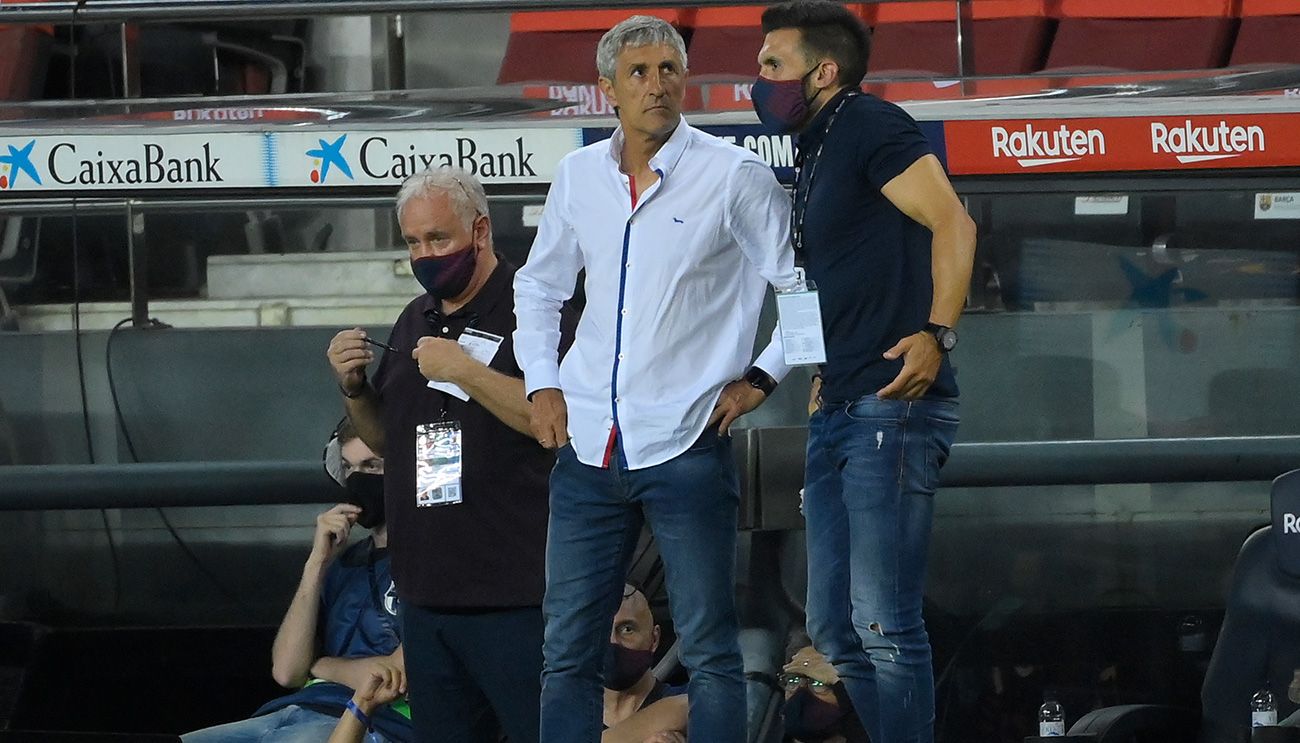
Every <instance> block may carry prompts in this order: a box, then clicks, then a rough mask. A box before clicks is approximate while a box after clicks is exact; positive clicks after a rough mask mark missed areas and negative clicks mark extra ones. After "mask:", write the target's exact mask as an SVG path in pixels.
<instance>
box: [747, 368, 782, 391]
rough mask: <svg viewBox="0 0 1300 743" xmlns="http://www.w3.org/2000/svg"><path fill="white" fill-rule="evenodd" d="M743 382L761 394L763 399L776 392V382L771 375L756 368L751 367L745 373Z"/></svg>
mask: <svg viewBox="0 0 1300 743" xmlns="http://www.w3.org/2000/svg"><path fill="white" fill-rule="evenodd" d="M744 378H745V381H746V382H748V383H749V386H750V387H753V388H754V389H756V390H758V391H759V392H762V393H763V397H771V396H772V393H773V392H774V391H775V390H776V380H775V379H772V375H771V374H768V373H767V372H765V371H763V370H762V369H759V368H758V367H757V366H751V367H749V369H747V370H746V371H745V377H744Z"/></svg>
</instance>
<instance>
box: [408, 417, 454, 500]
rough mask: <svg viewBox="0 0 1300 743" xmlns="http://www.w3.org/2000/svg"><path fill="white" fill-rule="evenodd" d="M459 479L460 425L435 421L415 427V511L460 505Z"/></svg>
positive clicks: (452, 422)
mask: <svg viewBox="0 0 1300 743" xmlns="http://www.w3.org/2000/svg"><path fill="white" fill-rule="evenodd" d="M460 475H461V430H460V422H459V421H437V422H434V423H422V424H420V425H418V426H416V427H415V505H416V507H417V508H431V507H433V506H452V505H456V504H459V503H462V502H463V498H462V497H461V491H460Z"/></svg>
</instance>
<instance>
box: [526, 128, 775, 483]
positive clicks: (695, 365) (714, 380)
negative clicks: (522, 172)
mask: <svg viewBox="0 0 1300 743" xmlns="http://www.w3.org/2000/svg"><path fill="white" fill-rule="evenodd" d="M622 145H623V130H622V128H619V129H618V130H616V131H615V132H614V136H613V137H611V138H610V140H609V141H607V142H598V143H596V144H592V145H589V146H587V147H583V148H582V149H580V150H577V151H576V152H572V153H570V154H569V155H568V156H566V157H565V158H564V159H563V160H562V161H561V162H560V164H559V167H558V168H557V170H556V174H555V179H554V181H553V182H552V184H551V190H550V193H549V194H547V197H546V206H545V208H544V210H543V212H542V218H541V223H540V224H539V225H538V228H537V238H536V240H534V241H533V247H532V251H531V252H530V253H529V255H528V262H527V263H526V264H525V265H524V267H523V268H521V269H519V272H518V273H516V274H515V315H516V317H517V319H518V322H517V327H516V330H515V334H514V345H515V357H516V359H517V360H518V362H519V366H520V368H521V369H523V371H524V384H525V386H526V387H527V390H528V394H529V395H531V394H532V393H533V392H535V391H537V390H540V389H546V388H559V389H560V390H561V391H563V393H564V399H565V402H566V403H567V405H568V413H569V435H570V437H571V438H572V442H573V448H574V453H575V454H577V457H578V460H579V461H581V462H583V463H584V464H588V465H592V466H598V467H599V466H604V465H605V464H606V462H605V459H606V453H607V450H608V445H609V442H610V435H611V430H612V429H613V427H614V426H615V425H616V424H617V426H618V431H619V434H620V435H621V437H622V443H623V452H624V455H625V456H626V457H627V465H628V467H629V469H641V468H644V467H651V466H654V465H656V464H660V463H662V462H666V461H668V460H669V459H672V458H673V457H675V456H677V455H678V454H681V453H682V452H684V451H686V449H687V448H689V447H690V445H691V444H692V443H693V442H694V441H695V440H696V439H697V438H699V436H700V434H701V433H703V431H704V426H705V423H707V421H708V418H709V415H710V414H711V412H712V410H713V407H714V404H715V403H716V402H717V400H718V395H719V393H720V392H721V390H722V388H723V386H725V385H726V384H727V383H728V382H730V381H732V380H734V379H736V378H738V377H740V376H741V375H742V374H744V372H745V369H746V368H747V366H748V364H749V361H750V357H751V354H752V353H753V348H754V337H755V334H756V333H757V331H758V316H759V310H760V309H761V307H762V304H763V298H764V296H765V294H766V291H767V285H768V284H769V283H770V284H772V285H774V286H777V287H780V288H782V289H785V288H789V287H791V286H793V285H794V283H795V273H794V251H793V249H792V248H791V247H790V234H789V233H790V197H789V196H788V195H787V194H786V193H785V191H784V190H783V189H782V188H781V185H780V184H779V183H778V182H777V180H776V176H775V175H774V174H773V173H772V170H771V168H770V167H768V166H767V165H766V164H764V163H763V161H762V160H760V159H759V158H758V157H757V156H756V155H754V154H752V153H750V152H749V151H747V150H745V149H742V148H740V147H737V146H735V145H733V144H730V143H728V142H726V141H724V140H721V139H718V138H717V137H714V136H712V135H709V134H705V133H704V132H701V131H699V130H698V129H694V128H692V127H691V126H690V125H689V124H687V123H686V120H685V119H684V118H683V119H682V121H681V123H680V124H679V125H678V126H677V128H676V129H675V130H674V131H673V134H672V136H670V137H669V138H668V141H667V142H665V143H664V145H663V146H662V147H660V148H659V151H658V152H657V153H656V154H655V155H654V157H652V158H650V168H651V169H652V170H654V171H655V173H657V174H658V176H659V180H658V181H657V182H656V183H655V184H654V185H652V186H651V187H650V188H649V189H647V190H646V191H645V192H644V193H643V194H642V195H641V197H640V199H639V200H638V201H637V204H636V208H635V209H633V208H632V192H631V184H630V181H629V178H628V177H627V176H626V175H624V174H623V173H622V172H620V170H619V160H620V156H621V152H622ZM584 268H585V269H586V270H587V275H586V284H585V289H586V295H587V305H586V308H585V309H584V310H583V313H582V319H581V321H580V322H579V323H578V329H577V333H576V336H575V338H574V342H573V346H572V347H571V348H570V349H569V352H568V354H567V355H566V356H565V357H564V363H563V364H560V363H558V353H557V351H556V349H557V347H558V346H559V341H560V307H561V305H562V304H563V303H564V301H565V300H567V299H569V297H570V296H572V295H573V290H574V287H575V284H576V281H577V277H578V272H579V271H580V270H582V269H584ZM755 364H756V365H757V366H759V367H760V368H762V369H763V370H764V371H766V372H767V373H768V374H771V375H772V377H773V378H775V379H776V380H777V381H780V380H781V379H782V378H783V377H785V375H786V373H787V372H788V371H789V368H788V367H787V366H786V365H785V361H784V355H783V353H782V348H781V341H780V337H779V335H777V334H776V333H774V334H773V337H772V342H771V343H769V344H768V346H767V348H766V349H765V350H764V351H763V352H762V353H761V354H760V355H759V358H758V360H757V361H756V362H755Z"/></svg>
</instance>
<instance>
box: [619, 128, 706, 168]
mask: <svg viewBox="0 0 1300 743" xmlns="http://www.w3.org/2000/svg"><path fill="white" fill-rule="evenodd" d="M625 139H626V137H625V136H624V134H623V127H622V125H620V126H619V127H618V128H617V129H615V130H614V134H613V135H612V136H610V138H609V158H610V159H611V160H613V161H614V167H618V166H619V165H621V164H622V162H623V142H624V140H625ZM690 140H691V125H690V124H687V123H686V117H685V116H682V117H680V118H679V119H678V121H677V128H676V129H673V133H672V134H671V135H669V136H668V141H667V142H664V143H663V144H662V145H661V146H660V147H659V151H658V152H656V153H655V154H654V155H652V156H651V157H650V169H651V170H656V171H659V172H660V173H662V174H663V175H664V177H667V176H668V174H669V173H671V172H672V171H673V168H675V167H677V163H678V161H680V160H681V159H682V153H684V152H686V145H687V143H689V142H690Z"/></svg>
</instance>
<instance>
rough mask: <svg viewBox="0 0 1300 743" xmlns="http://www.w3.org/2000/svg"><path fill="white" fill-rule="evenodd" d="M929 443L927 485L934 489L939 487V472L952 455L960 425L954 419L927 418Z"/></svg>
mask: <svg viewBox="0 0 1300 743" xmlns="http://www.w3.org/2000/svg"><path fill="white" fill-rule="evenodd" d="M925 423H926V429H927V434H928V441H927V442H926V459H927V464H928V465H929V466H928V467H926V475H927V477H926V480H927V482H926V485H927V487H929V488H931V489H933V488H937V487H939V470H940V469H942V468H943V465H944V464H945V463H947V461H948V456H949V455H950V454H951V453H952V444H953V442H954V441H956V439H957V426H958V423H957V421H956V420H954V419H953V418H947V417H939V416H926V417H925Z"/></svg>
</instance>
